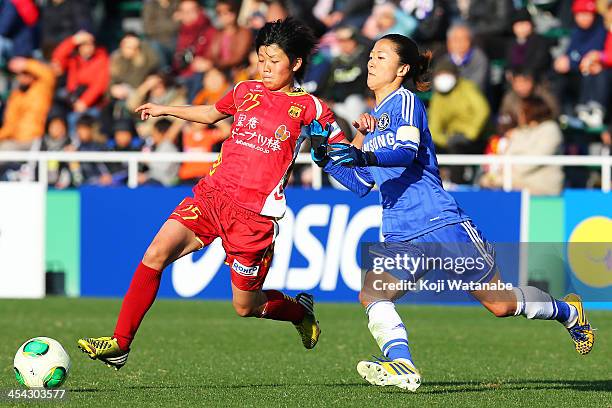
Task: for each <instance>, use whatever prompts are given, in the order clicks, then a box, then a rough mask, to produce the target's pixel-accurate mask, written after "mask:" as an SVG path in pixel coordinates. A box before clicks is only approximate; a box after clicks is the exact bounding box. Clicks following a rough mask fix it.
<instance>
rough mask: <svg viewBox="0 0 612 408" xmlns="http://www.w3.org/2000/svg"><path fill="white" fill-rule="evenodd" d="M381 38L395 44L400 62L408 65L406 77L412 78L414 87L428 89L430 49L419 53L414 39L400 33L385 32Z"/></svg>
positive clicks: (420, 89) (421, 90)
mask: <svg viewBox="0 0 612 408" xmlns="http://www.w3.org/2000/svg"><path fill="white" fill-rule="evenodd" d="M381 40H389V41H391V42H392V43H393V45H395V52H396V53H397V55H398V56H399V59H400V62H401V63H402V64H408V65H410V70H409V71H408V75H407V76H406V79H412V80H413V81H414V84H415V86H416V89H417V90H418V91H420V92H425V91H427V90H429V88H430V87H431V81H430V80H429V74H430V73H429V64H430V63H431V57H432V53H431V51H429V50H427V51H425V52H422V53H421V52H420V51H419V46H418V45H417V44H416V42H414V40H412V39H411V38H408V37H406V36H404V35H401V34H387V35H385V36H383V37H382V38H381Z"/></svg>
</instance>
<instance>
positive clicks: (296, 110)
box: [287, 105, 302, 119]
mask: <svg viewBox="0 0 612 408" xmlns="http://www.w3.org/2000/svg"><path fill="white" fill-rule="evenodd" d="M287 113H288V114H289V117H290V118H292V119H297V118H299V117H300V115H301V114H302V108H301V107H299V106H295V105H291V107H290V108H289V111H288V112H287Z"/></svg>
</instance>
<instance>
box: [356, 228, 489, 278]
mask: <svg viewBox="0 0 612 408" xmlns="http://www.w3.org/2000/svg"><path fill="white" fill-rule="evenodd" d="M367 262H368V269H370V270H373V271H374V272H375V273H376V272H383V271H384V272H387V273H390V274H391V275H393V276H394V277H395V278H397V279H399V280H407V281H411V282H416V281H418V280H419V279H421V278H422V277H423V276H425V274H429V273H435V275H436V276H435V278H438V279H447V280H448V279H452V280H459V281H461V282H474V283H476V282H488V281H489V280H490V279H491V278H492V277H493V275H494V274H495V271H496V270H497V267H496V263H495V248H494V247H493V245H492V244H491V243H490V242H488V241H487V240H486V238H485V237H484V235H483V234H482V232H481V231H480V230H479V229H478V228H476V226H475V225H474V224H473V223H472V222H471V221H469V220H468V221H463V222H460V223H457V224H450V225H445V226H443V227H441V228H438V229H435V230H433V231H430V232H428V233H426V234H424V235H421V236H419V237H416V238H414V239H411V240H409V241H404V242H384V243H379V244H375V245H372V246H370V247H369V248H368V261H367ZM377 267H378V270H377ZM433 278H434V277H433V276H428V279H433Z"/></svg>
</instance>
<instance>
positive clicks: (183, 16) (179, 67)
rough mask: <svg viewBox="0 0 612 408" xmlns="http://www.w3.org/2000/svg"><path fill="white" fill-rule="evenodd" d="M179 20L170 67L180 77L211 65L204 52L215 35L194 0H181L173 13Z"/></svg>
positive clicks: (208, 21) (204, 14)
mask: <svg viewBox="0 0 612 408" xmlns="http://www.w3.org/2000/svg"><path fill="white" fill-rule="evenodd" d="M175 18H176V19H177V21H178V22H179V24H180V26H179V31H178V37H177V41H176V47H175V52H174V58H173V63H172V68H173V70H174V72H176V73H177V74H179V75H180V76H182V77H188V76H190V75H191V74H193V73H194V72H204V71H206V70H207V69H208V68H210V66H211V65H212V62H211V61H210V60H209V59H208V58H206V53H207V50H208V48H209V47H210V44H211V42H212V39H213V37H214V35H215V28H214V27H213V26H212V24H211V22H210V19H209V18H208V16H207V15H206V13H205V12H204V10H203V9H202V7H201V6H200V4H199V3H198V2H197V1H196V0H182V1H181V2H180V3H179V5H178V9H177V11H176V13H175Z"/></svg>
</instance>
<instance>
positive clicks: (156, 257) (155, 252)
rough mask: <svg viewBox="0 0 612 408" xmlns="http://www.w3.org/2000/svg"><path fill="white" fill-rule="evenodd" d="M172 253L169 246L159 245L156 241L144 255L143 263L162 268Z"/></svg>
mask: <svg viewBox="0 0 612 408" xmlns="http://www.w3.org/2000/svg"><path fill="white" fill-rule="evenodd" d="M169 256H170V253H169V251H168V249H167V248H164V247H163V245H159V244H158V243H156V242H153V243H151V245H149V248H147V251H146V252H145V255H144V257H143V259H142V260H143V263H144V264H146V265H148V266H150V267H151V268H156V269H161V268H163V265H164V264H165V262H166V261H167V260H168V257H169Z"/></svg>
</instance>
